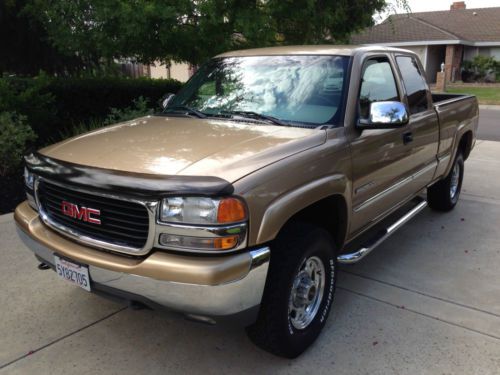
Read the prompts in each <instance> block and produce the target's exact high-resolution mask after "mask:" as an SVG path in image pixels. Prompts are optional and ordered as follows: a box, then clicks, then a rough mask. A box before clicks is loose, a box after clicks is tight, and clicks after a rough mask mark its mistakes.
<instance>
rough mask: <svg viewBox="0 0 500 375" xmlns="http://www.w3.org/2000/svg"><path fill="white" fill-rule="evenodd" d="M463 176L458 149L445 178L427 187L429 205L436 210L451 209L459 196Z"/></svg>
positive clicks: (462, 166)
mask: <svg viewBox="0 0 500 375" xmlns="http://www.w3.org/2000/svg"><path fill="white" fill-rule="evenodd" d="M463 178H464V156H463V154H462V153H461V152H460V151H459V152H458V153H457V156H456V158H455V161H454V163H453V166H452V167H451V171H450V173H449V174H448V176H446V178H445V179H443V180H441V181H438V182H436V183H435V184H434V185H432V186H430V187H429V188H428V189H427V201H428V203H429V207H430V208H432V209H433V210H436V211H450V210H452V209H453V208H454V207H455V205H456V204H457V202H458V199H459V198H460V191H461V190H462V181H463Z"/></svg>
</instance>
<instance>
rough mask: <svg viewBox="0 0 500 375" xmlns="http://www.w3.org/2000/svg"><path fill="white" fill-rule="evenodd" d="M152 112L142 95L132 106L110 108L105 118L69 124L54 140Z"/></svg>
mask: <svg viewBox="0 0 500 375" xmlns="http://www.w3.org/2000/svg"><path fill="white" fill-rule="evenodd" d="M152 113H153V110H152V109H151V108H150V107H149V105H148V101H147V100H146V99H144V98H143V97H142V96H140V97H139V98H137V99H136V100H134V101H133V105H132V106H131V107H127V108H123V109H119V108H110V113H109V115H108V117H106V119H104V120H100V119H91V120H90V121H88V122H81V123H79V124H77V125H73V126H69V127H68V128H66V129H64V130H62V131H61V132H60V133H59V137H58V138H56V139H53V141H54V142H55V141H58V140H60V139H66V138H70V137H74V136H77V135H80V134H83V133H87V132H89V131H92V130H96V129H99V128H102V127H103V126H106V125H112V124H116V123H119V122H124V121H128V120H132V119H134V118H138V117H142V116H146V115H150V114H152Z"/></svg>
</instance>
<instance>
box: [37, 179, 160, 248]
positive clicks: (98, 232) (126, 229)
mask: <svg viewBox="0 0 500 375" xmlns="http://www.w3.org/2000/svg"><path fill="white" fill-rule="evenodd" d="M36 195H37V200H38V204H39V206H40V211H41V213H42V219H44V221H45V222H46V223H47V224H48V225H49V226H52V227H55V229H58V230H59V231H60V232H66V233H67V234H69V235H71V236H73V237H76V238H77V239H79V240H80V241H82V242H87V243H91V244H93V245H96V246H99V247H103V248H106V249H111V250H117V251H121V252H127V253H139V252H142V250H143V249H145V248H146V245H147V243H148V237H149V227H150V224H151V215H150V213H149V212H148V208H147V206H146V205H145V204H141V203H138V202H135V201H128V200H121V199H117V198H114V197H113V198H111V197H109V196H103V195H97V194H94V193H91V192H88V191H81V190H80V189H75V188H72V187H68V186H61V185H59V184H55V183H52V182H48V181H45V180H41V181H38V182H37V188H36ZM63 201H66V202H70V203H72V204H75V205H77V206H80V207H90V208H93V209H97V210H100V215H99V220H100V221H101V223H100V225H98V224H93V223H89V222H85V221H82V220H78V219H76V218H73V217H69V216H67V215H64V214H63V211H62V202H63Z"/></svg>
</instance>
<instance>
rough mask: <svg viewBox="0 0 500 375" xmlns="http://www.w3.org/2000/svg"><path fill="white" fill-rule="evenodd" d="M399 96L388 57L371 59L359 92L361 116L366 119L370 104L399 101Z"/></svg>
mask: <svg viewBox="0 0 500 375" xmlns="http://www.w3.org/2000/svg"><path fill="white" fill-rule="evenodd" d="M398 100H399V95H398V90H397V87H396V80H395V79H394V74H393V73H392V69H391V65H390V64H389V60H388V59H387V58H386V57H377V58H374V59H369V60H368V61H367V62H365V64H364V66H363V72H362V76H361V88H360V91H359V115H360V117H361V118H363V119H366V118H368V116H369V114H370V104H371V103H373V102H382V101H398Z"/></svg>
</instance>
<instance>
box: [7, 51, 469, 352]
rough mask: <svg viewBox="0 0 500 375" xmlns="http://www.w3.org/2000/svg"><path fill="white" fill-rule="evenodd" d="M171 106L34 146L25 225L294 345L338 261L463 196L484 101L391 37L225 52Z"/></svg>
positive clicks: (64, 254) (64, 248) (29, 232)
mask: <svg viewBox="0 0 500 375" xmlns="http://www.w3.org/2000/svg"><path fill="white" fill-rule="evenodd" d="M164 104H165V108H164V110H163V111H162V112H161V113H159V114H158V115H154V116H147V117H143V118H138V119H136V120H133V121H129V122H125V123H121V124H117V125H113V126H109V127H105V128H103V129H100V130H96V131H92V132H90V133H87V134H84V135H81V136H77V137H74V138H71V139H68V140H66V141H63V142H60V143H57V144H55V145H52V146H49V147H46V148H44V149H42V150H40V151H38V152H36V153H33V154H31V155H29V156H27V157H26V169H25V182H26V191H27V201H25V202H24V203H21V204H20V205H19V206H18V207H17V209H16V212H15V220H16V222H17V226H18V229H19V235H20V237H21V238H22V239H23V241H24V242H25V243H26V244H27V246H28V247H29V248H31V250H33V252H34V253H35V255H36V257H37V258H38V259H39V260H40V262H42V266H45V267H51V268H53V269H54V270H55V271H56V272H57V274H58V275H59V276H60V277H61V278H62V279H65V280H67V281H70V282H71V283H74V284H76V285H78V286H80V287H82V288H83V289H85V290H87V291H92V292H97V293H100V294H104V295H109V296H114V297H119V298H122V299H125V300H127V301H130V302H132V303H141V304H145V305H148V306H152V307H162V308H167V309H170V310H174V311H177V312H180V313H182V314H183V315H185V316H186V317H188V318H190V319H194V320H198V321H202V322H206V323H211V324H214V323H216V322H220V321H224V320H226V319H229V318H234V317H236V318H238V321H239V322H241V323H244V324H245V326H246V327H247V332H248V335H249V337H250V338H251V339H252V340H253V341H254V342H255V343H256V344H257V345H259V346H260V347H262V348H264V349H265V350H268V351H270V352H272V353H275V354H277V355H281V356H285V357H296V356H298V355H299V354H300V353H302V352H303V351H304V350H305V349H306V348H307V347H308V346H309V345H310V344H311V343H312V342H313V341H314V340H315V339H316V337H317V336H318V335H319V333H320V331H321V329H322V328H323V327H324V325H325V322H326V319H327V317H328V314H329V312H330V309H331V307H332V305H333V304H334V292H335V282H336V278H337V276H338V272H337V266H338V264H339V263H354V262H357V261H359V260H361V259H362V258H363V257H364V256H366V255H367V254H368V253H369V252H370V251H371V250H373V249H374V248H375V247H376V246H377V245H379V244H380V243H381V242H382V241H383V240H385V239H386V238H387V237H388V236H390V235H391V234H392V233H393V232H394V231H395V230H397V229H398V228H399V227H401V226H402V225H403V224H404V223H406V222H407V221H408V220H410V219H411V218H412V217H413V216H414V215H416V214H417V213H418V212H420V211H421V210H422V209H424V208H425V206H426V205H429V206H430V208H432V209H435V210H439V211H448V210H451V209H452V208H453V207H454V206H455V205H456V204H457V201H458V198H459V195H460V189H461V185H462V178H463V175H464V161H465V160H466V159H467V157H468V156H469V153H470V151H471V149H472V147H473V146H474V143H475V140H476V130H477V126H478V105H477V101H476V98H475V97H473V96H465V95H447V94H431V92H430V91H429V88H428V85H427V83H426V79H425V75H424V71H423V69H422V66H421V64H420V62H419V60H418V58H417V56H416V55H415V54H413V53H412V52H410V51H405V50H400V49H392V48H382V47H355V46H298V47H276V48H266V49H253V50H244V51H235V52H229V53H225V54H222V55H219V56H216V57H215V58H213V59H212V60H211V61H209V62H208V63H207V64H205V65H204V66H202V67H201V68H200V69H199V70H198V72H197V73H196V74H195V75H194V76H193V77H192V78H191V79H190V80H189V82H187V83H186V84H185V86H184V87H183V88H182V90H181V91H180V92H179V93H178V94H177V95H175V96H174V95H170V96H169V97H168V98H166V99H165V103H164ZM388 261H390V260H388Z"/></svg>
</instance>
